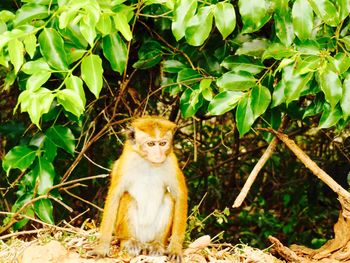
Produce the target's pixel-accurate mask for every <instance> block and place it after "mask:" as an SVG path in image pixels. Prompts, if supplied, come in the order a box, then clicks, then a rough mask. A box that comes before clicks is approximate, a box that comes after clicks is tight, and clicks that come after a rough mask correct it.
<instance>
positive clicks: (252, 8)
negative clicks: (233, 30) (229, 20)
mask: <svg viewBox="0 0 350 263" xmlns="http://www.w3.org/2000/svg"><path fill="white" fill-rule="evenodd" d="M238 6H239V13H240V14H241V17H242V21H243V29H242V31H243V33H252V32H255V31H257V30H259V29H260V28H262V27H263V26H264V25H265V24H266V23H267V21H269V20H270V17H271V15H270V14H269V12H268V4H267V1H266V0H259V1H256V0H239V2H238Z"/></svg>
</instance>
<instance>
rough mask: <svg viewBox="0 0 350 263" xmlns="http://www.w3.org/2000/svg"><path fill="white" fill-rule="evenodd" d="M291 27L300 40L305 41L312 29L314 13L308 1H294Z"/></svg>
mask: <svg viewBox="0 0 350 263" xmlns="http://www.w3.org/2000/svg"><path fill="white" fill-rule="evenodd" d="M292 17H293V27H294V32H295V34H296V36H297V37H298V38H299V39H300V40H307V39H309V38H310V36H311V32H312V29H313V27H314V13H313V11H312V8H311V6H310V4H309V2H308V1H305V0H296V1H295V2H294V4H293V9H292Z"/></svg>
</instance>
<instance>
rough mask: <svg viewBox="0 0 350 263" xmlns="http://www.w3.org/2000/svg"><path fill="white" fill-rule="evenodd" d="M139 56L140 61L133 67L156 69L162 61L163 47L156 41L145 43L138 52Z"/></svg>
mask: <svg viewBox="0 0 350 263" xmlns="http://www.w3.org/2000/svg"><path fill="white" fill-rule="evenodd" d="M138 56H139V60H138V61H136V62H135V63H134V64H133V65H132V66H133V67H134V68H140V69H148V68H151V67H154V66H155V65H157V64H159V63H160V61H161V60H162V56H163V52H162V47H161V45H160V44H159V43H158V42H157V41H155V40H151V41H145V42H144V43H143V44H142V46H141V48H140V49H139V51H138Z"/></svg>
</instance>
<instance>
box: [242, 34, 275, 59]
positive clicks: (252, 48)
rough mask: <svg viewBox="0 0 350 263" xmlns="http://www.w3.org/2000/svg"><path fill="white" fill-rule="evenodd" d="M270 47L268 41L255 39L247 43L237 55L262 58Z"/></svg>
mask: <svg viewBox="0 0 350 263" xmlns="http://www.w3.org/2000/svg"><path fill="white" fill-rule="evenodd" d="M269 46H270V44H269V41H268V40H267V39H260V38H257V39H253V40H252V41H246V42H244V43H243V44H242V46H241V47H240V48H238V49H237V51H236V55H248V56H253V57H261V56H262V54H263V53H264V52H265V50H266V49H267V48H268V47H269Z"/></svg>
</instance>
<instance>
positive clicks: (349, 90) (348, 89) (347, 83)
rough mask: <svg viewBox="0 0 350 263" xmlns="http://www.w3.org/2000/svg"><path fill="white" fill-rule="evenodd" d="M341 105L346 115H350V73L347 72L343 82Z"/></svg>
mask: <svg viewBox="0 0 350 263" xmlns="http://www.w3.org/2000/svg"><path fill="white" fill-rule="evenodd" d="M340 106H341V108H342V110H343V114H344V116H346V117H347V116H350V74H347V76H346V78H345V79H344V83H343V93H342V98H341V100H340Z"/></svg>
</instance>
